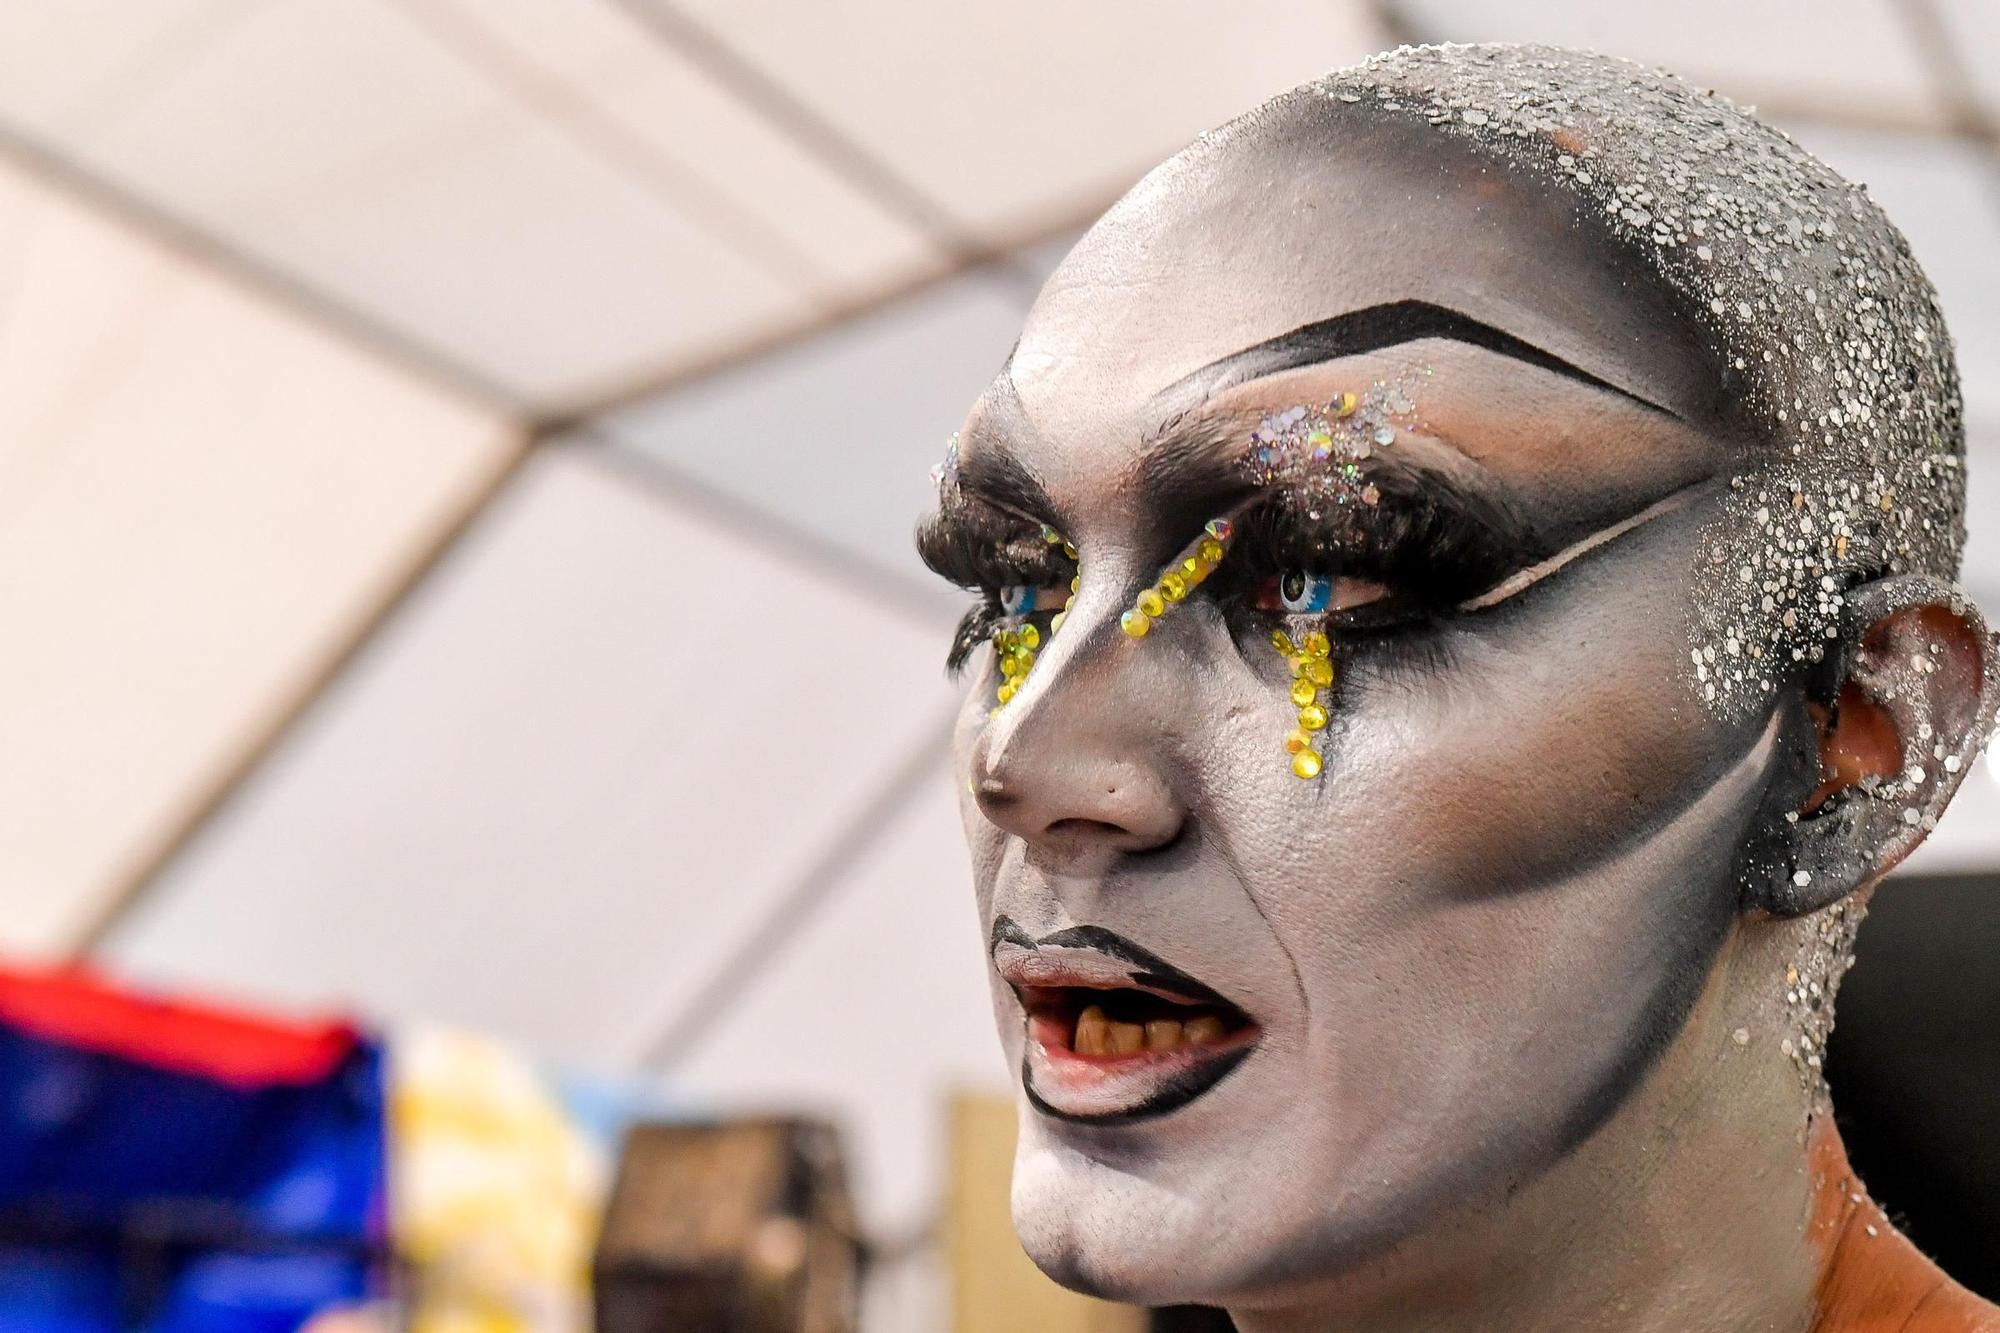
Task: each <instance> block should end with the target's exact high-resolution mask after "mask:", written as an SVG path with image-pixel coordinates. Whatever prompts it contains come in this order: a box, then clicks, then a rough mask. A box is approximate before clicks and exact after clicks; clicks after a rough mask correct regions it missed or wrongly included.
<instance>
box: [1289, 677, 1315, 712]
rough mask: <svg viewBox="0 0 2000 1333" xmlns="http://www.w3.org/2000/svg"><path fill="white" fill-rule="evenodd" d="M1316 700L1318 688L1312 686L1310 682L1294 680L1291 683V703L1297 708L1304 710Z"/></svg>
mask: <svg viewBox="0 0 2000 1333" xmlns="http://www.w3.org/2000/svg"><path fill="white" fill-rule="evenodd" d="M1318 698H1319V686H1317V685H1315V684H1313V683H1312V682H1311V681H1309V680H1295V681H1293V682H1292V702H1293V703H1295V704H1297V705H1298V706H1299V707H1301V708H1304V707H1305V706H1306V705H1307V704H1309V703H1312V702H1314V701H1315V700H1317V699H1318Z"/></svg>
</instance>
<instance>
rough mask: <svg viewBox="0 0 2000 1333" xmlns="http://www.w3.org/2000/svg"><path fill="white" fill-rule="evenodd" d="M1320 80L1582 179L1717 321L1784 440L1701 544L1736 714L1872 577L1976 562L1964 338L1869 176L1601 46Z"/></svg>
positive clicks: (1518, 49) (1705, 630)
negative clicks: (1846, 596)
mask: <svg viewBox="0 0 2000 1333" xmlns="http://www.w3.org/2000/svg"><path fill="white" fill-rule="evenodd" d="M1314 87H1315V88H1316V89H1317V91H1318V92H1319V93H1320V94H1322V95H1324V96H1325V97H1327V98H1329V99H1331V100H1333V101H1334V102H1336V103H1338V104H1341V105H1343V106H1351V107H1354V108H1355V109H1356V111H1357V112H1358V113H1366V114H1379V115H1385V116H1398V117H1414V118H1418V119H1420V120H1422V121H1425V122H1427V123H1428V124H1429V125H1430V126H1431V127H1433V128H1435V129H1436V130H1437V131H1438V132H1440V133H1444V134H1447V135H1450V136H1452V137H1453V138H1455V139H1458V140H1461V141H1464V142H1467V143H1469V144H1471V145H1474V146H1475V147H1476V148H1477V149H1478V150H1480V151H1481V152H1483V153H1485V154H1487V155H1489V156H1491V157H1493V158H1496V159H1498V160H1499V161H1501V162H1502V163H1504V164H1505V165H1506V166H1507V168H1508V169H1509V171H1510V172H1511V173H1512V174H1514V175H1516V176H1520V177H1523V178H1527V179H1532V180H1538V181H1541V182H1544V183H1546V184H1549V185H1552V186H1554V187H1556V188H1558V189H1561V190H1564V191H1566V192H1568V193H1569V194H1570V195H1572V196H1574V197H1576V198H1577V199H1578V200H1579V201H1580V202H1581V203H1582V204H1583V205H1584V206H1585V207H1587V208H1589V209H1591V210H1593V211H1595V212H1597V213H1599V214H1601V215H1602V218H1603V222H1604V225H1605V226H1606V228H1607V229H1608V230H1609V231H1610V233H1611V234H1612V235H1614V236H1616V237H1618V238H1620V239H1621V240H1622V241H1623V242H1625V243H1626V244H1628V245H1629V247H1630V248H1631V249H1632V250H1633V251H1634V252H1635V253H1637V254H1639V255H1641V256H1642V257H1643V259H1644V260H1645V262H1646V263H1647V264H1648V265H1649V266H1650V267H1651V268H1652V269H1653V270H1654V271H1655V272H1657V273H1658V274H1659V275H1660V277H1661V279H1662V280H1663V282H1664V283H1665V285H1666V286H1667V287H1668V288H1669V289H1671V290H1672V291H1674V292H1675V293H1677V294H1678V295H1679V296H1680V298H1681V299H1682V302H1683V304H1684V305H1685V307H1686V308H1687V309H1688V310H1689V313H1690V315H1691V316H1692V317H1693V318H1694V319H1695V320H1696V321H1697V322H1698V323H1699V324H1700V325H1701V326H1702V327H1703V328H1704V329H1705V330H1706V332H1707V334H1708V335H1709V337H1710V338H1711V340H1712V350H1713V351H1714V353H1715V354H1716V356H1717V357H1718V358H1719V365H1720V366H1721V367H1722V368H1723V370H1724V373H1725V374H1726V375H1728V376H1730V377H1731V381H1732V382H1731V384H1730V386H1729V387H1731V388H1732V389H1733V391H1734V393H1735V396H1736V397H1737V398H1738V399H1739V400H1740V404H1739V406H1740V411H1741V413H1742V414H1743V417H1744V419H1745V421H1746V424H1747V425H1748V426H1749V428H1750V432H1751V433H1752V434H1753V435H1754V436H1756V437H1759V438H1760V440H1761V441H1762V443H1761V444H1760V445H1759V446H1758V447H1755V448H1754V449H1752V450H1751V451H1750V452H1749V453H1748V454H1747V456H1746V457H1745V458H1744V459H1743V463H1742V468H1743V471H1742V473H1741V475H1738V476H1736V477H1734V478H1733V479H1732V482H1731V488H1730V492H1729V496H1728V498H1727V501H1726V516H1725V517H1724V518H1723V519H1722V520H1721V521H1718V522H1715V523H1712V524H1710V525H1708V526H1707V528H1706V529H1705V530H1704V532H1703V533H1702V539H1701V549H1700V550H1699V551H1697V552H1695V553H1694V555H1695V559H1696V578H1697V583H1698V585H1699V587H1698V595H1697V596H1696V598H1695V599H1694V603H1695V606H1696V608H1697V610H1696V611H1695V612H1694V615H1695V622H1694V623H1693V624H1692V625H1691V627H1690V633H1691V638H1692V645H1691V655H1690V662H1689V672H1690V675H1691V676H1692V678H1693V685H1694V688H1695V689H1696V691H1697V693H1698V694H1699V695H1700V697H1701V698H1702V699H1703V700H1704V701H1706V702H1707V703H1708V704H1709V705H1710V706H1711V707H1712V708H1714V709H1715V710H1716V711H1717V712H1718V713H1721V714H1725V715H1736V716H1743V715H1745V714H1748V713H1749V712H1751V711H1753V710H1754V709H1755V708H1756V707H1757V705H1758V701H1759V700H1760V699H1762V698H1763V697H1765V696H1767V695H1768V694H1770V693H1771V692H1772V691H1773V690H1775V689H1776V688H1777V687H1778V685H1779V684H1780V682H1782V681H1783V680H1785V679H1787V678H1790V677H1792V676H1793V675H1794V673H1795V672H1796V671H1798V670H1800V669H1802V668H1803V667H1804V666H1805V665H1807V664H1809V663H1811V662H1814V661H1817V660H1819V659H1820V658H1821V657H1822V656H1823V655H1824V653H1825V646H1826V643H1827V641H1828V640H1829V639H1831V638H1832V637H1834V636H1835V635H1837V634H1838V632H1839V630H1838V621H1839V617H1840V612H1841V608H1842V606H1843V605H1844V601H1843V593H1844V592H1845V590H1846V589H1848V588H1849V587H1851V586H1853V585H1854V584H1855V583H1857V582H1859V581H1861V580H1863V579H1866V578H1872V577H1878V576H1881V575H1885V574H1894V573H1905V572H1913V573H1929V574H1934V575H1937V576H1940V577H1943V578H1954V577H1956V575H1957V571H1958V558H1959V551H1960V548H1961V546H1962V545H1963V542H1964V479H1963V457H1964V423H1963V408H1962V405H1961V401H1960V396H1959V387H1958V374H1957V369H1956V366H1955V365H1954V362H1953V358H1952V350H1951V340H1950V336H1949V335H1948V334H1947V333H1946V331H1945V327H1944V322H1943V319H1942V317H1941V316H1940V314H1939V312H1938V307H1937V299H1936V295H1935V293H1934V292H1933V291H1932V289H1931V286H1930V283H1929V282H1928V281H1927V280H1926V279H1925V277H1924V275H1923V272H1922V270H1921V269H1919V268H1918V267H1917V264H1916V261H1915V260H1914V259H1913V258H1912V257H1911V255H1910V252H1909V247H1908V244H1907V243H1906V242H1905V241H1904V239H1903V236H1902V234H1901V233H1900V232H1898V231H1897V230H1896V228H1895V226H1894V225H1893V224H1892V223H1890V222H1889V220H1888V219H1887V218H1886V217H1885V216H1884V215H1883V213H1882V211H1881V210H1880V209H1879V208H1878V207H1877V206H1876V205H1875V204H1874V202H1873V201H1871V200H1870V199H1869V198H1868V195H1867V192H1866V191H1865V190H1864V189H1862V188H1861V187H1859V186H1856V185H1852V184H1850V183H1848V182H1847V181H1845V180H1843V179H1841V177H1839V176H1838V175H1837V174H1835V173H1834V172H1833V171H1832V170H1830V169H1829V168H1827V167H1826V166H1825V165H1823V164H1822V163H1820V162H1819V161H1818V160H1817V159H1815V158H1814V157H1812V156H1811V155H1810V154H1809V153H1807V152H1806V151H1805V150H1804V149H1802V148H1800V147H1799V146H1798V145H1797V144H1795V143H1793V142H1792V140H1791V139H1790V138H1788V137H1787V136H1785V135H1784V134H1782V133H1781V132H1779V131H1777V130H1775V129H1772V128H1771V127H1769V126H1767V125H1765V124H1763V123H1762V122H1760V121H1758V120H1757V119H1755V118H1754V117H1753V116H1751V115H1750V114H1748V113H1747V112H1745V111H1743V110H1741V109H1740V108H1738V107H1737V106H1735V105H1734V104H1733V103H1731V102H1730V101H1728V100H1727V99H1726V98H1723V97H1720V96H1718V95H1715V94H1712V93H1707V92H1703V91H1700V90H1698V89H1696V88H1694V87H1692V86H1690V85H1688V84H1686V83H1684V82H1682V81H1681V80H1680V79H1677V78H1675V77H1673V76H1672V75H1669V74H1666V73H1664V72H1661V71H1657V70H1651V69H1647V68H1644V67H1642V66H1639V65H1636V64H1633V63H1631V62H1628V61H1622V60H1615V59H1611V58H1609V57H1605V56H1598V55H1593V54H1589V53H1585V52H1576V51H1565V50H1561V49H1558V48H1553V47H1539V46H1429V47H1405V48H1402V49H1400V50H1397V51H1392V52H1389V53H1386V54H1384V55H1381V56H1377V57H1375V58H1373V59H1371V60H1369V61H1367V62H1366V63H1364V64H1362V65H1359V66H1356V67H1354V68H1352V69H1347V70H1340V71H1336V72H1335V73H1333V74H1330V75H1328V76H1327V77H1326V78H1324V79H1323V80H1321V81H1320V82H1319V83H1317V84H1315V85H1314Z"/></svg>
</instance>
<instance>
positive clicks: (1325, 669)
mask: <svg viewBox="0 0 2000 1333" xmlns="http://www.w3.org/2000/svg"><path fill="white" fill-rule="evenodd" d="M1302 660H1303V662H1304V665H1303V666H1301V667H1300V668H1299V674H1300V675H1301V676H1304V677H1305V678H1306V679H1307V680H1309V681H1311V682H1312V683H1313V684H1315V685H1318V686H1319V687H1321V688H1322V689H1324V688H1325V687H1326V686H1328V685H1331V684H1333V663H1331V662H1329V661H1327V660H1326V659H1325V658H1324V657H1308V658H1304V659H1302Z"/></svg>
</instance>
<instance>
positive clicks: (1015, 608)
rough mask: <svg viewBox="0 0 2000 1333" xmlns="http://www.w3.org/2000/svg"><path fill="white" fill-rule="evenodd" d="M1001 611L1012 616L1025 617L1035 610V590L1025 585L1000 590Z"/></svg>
mask: <svg viewBox="0 0 2000 1333" xmlns="http://www.w3.org/2000/svg"><path fill="white" fill-rule="evenodd" d="M1000 609H1001V610H1002V611H1005V612H1006V613H1007V614H1008V615H1010V616H1023V615H1026V614H1027V613H1028V612H1030V611H1032V610H1034V609H1035V590H1034V589H1033V588H1030V587H1027V586H1026V585H1024V584H1017V585H1015V586H1013V587H1011V588H1002V589H1001V590H1000Z"/></svg>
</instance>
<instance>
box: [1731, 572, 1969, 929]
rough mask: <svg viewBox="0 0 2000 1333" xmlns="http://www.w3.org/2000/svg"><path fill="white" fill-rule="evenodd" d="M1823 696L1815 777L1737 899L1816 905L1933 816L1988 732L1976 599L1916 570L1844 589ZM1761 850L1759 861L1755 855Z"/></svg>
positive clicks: (1871, 871) (1911, 846)
mask: <svg viewBox="0 0 2000 1333" xmlns="http://www.w3.org/2000/svg"><path fill="white" fill-rule="evenodd" d="M1841 645H1842V647H1841V650H1840V653H1839V655H1838V657H1837V659H1836V661H1835V664H1834V665H1835V681H1834V685H1833V689H1832V691H1831V693H1832V699H1831V700H1830V702H1829V703H1828V704H1827V705H1826V706H1825V707H1824V709H1821V708H1820V707H1819V706H1817V705H1816V706H1815V714H1814V718H1815V721H1816V722H1818V723H1819V724H1820V725H1819V728H1818V730H1819V741H1820V746H1819V750H1820V765H1821V781H1820V783H1819V786H1818V788H1817V790H1815V791H1813V792H1812V794H1811V795H1810V796H1809V797H1808V798H1807V799H1806V800H1805V801H1804V802H1803V803H1802V805H1801V806H1800V808H1799V809H1798V810H1797V811H1796V812H1795V814H1794V813H1787V814H1786V816H1785V819H1786V821H1787V823H1786V830H1785V836H1784V837H1782V838H1781V839H1780V840H1779V843H1780V846H1781V847H1782V848H1783V854H1781V855H1779V856H1777V857H1775V858H1773V861H1774V862H1775V863H1774V864H1769V865H1764V866H1760V867H1759V868H1758V869H1757V870H1756V871H1754V872H1753V874H1752V877H1751V883H1750V886H1749V892H1748V895H1747V896H1748V900H1749V901H1748V904H1747V905H1749V906H1752V907H1756V908H1760V909H1762V910H1764V911H1768V912H1771V913H1772V914H1774V915H1779V916H1797V915H1802V914H1804V913H1807V912H1814V911H1818V910H1819V909H1820V908H1822V907H1825V906H1827V905H1829V904H1831V903H1833V902H1836V901H1838V900H1839V899H1841V898H1844V897H1846V896H1847V895H1848V894H1850V893H1852V892H1854V891H1855V890H1856V889H1859V888H1861V887H1863V886H1865V885H1867V884H1871V883H1873V882H1874V881H1875V880H1877V879H1879V878H1881V877H1882V876H1883V875H1885V874H1887V873H1888V872H1889V871H1890V870H1892V869H1893V868H1895V866H1896V864H1897V863H1898V862H1900V861H1901V860H1902V859H1903V858H1904V857H1906V856H1908V855H1909V854H1910V853H1911V852H1912V851H1914V850H1915V849H1916V847H1917V845H1918V844H1919V843H1921V842H1922V841H1923V840H1924V837H1925V836H1926V835H1927V834H1928V833H1929V832H1930V830H1931V829H1933V828H1935V827H1936V826H1937V820H1938V817H1939V816H1941V815H1942V814H1943V813H1944V810H1945V807H1946V806H1947V805H1948V804H1950V802H1951V798H1952V796H1953V794H1954V793H1956V792H1957V790H1958V784H1959V782H1960V781H1961V780H1962V779H1963V778H1964V776H1965V774H1966V772H1967V771H1968V770H1969V769H1970V768H1971V766H1972V762H1973V760H1974V759H1975V758H1977V757H1978V754H1979V751H1980V748H1981V747H1982V746H1983V745H1984V744H1985V742H1986V739H1987V736H1988V735H1989V734H1990V733H1991V731H1992V729H1993V721H1994V712H1995V708H1996V705H2000V654H1996V651H1995V643H1994V639H1993V636H1992V635H1991V633H1989V631H1988V630H1987V628H1986V621H1985V619H1984V618H1983V617H1982V616H1981V615H1980V613H1979V611H1978V609H1977V608H1976V607H1974V606H1973V605H1972V604H1971V603H1970V602H1968V601H1966V600H1965V598H1964V597H1963V596H1962V595H1961V594H1960V593H1959V592H1958V591H1957V590H1956V589H1954V588H1953V587H1951V586H1950V585H1948V584H1946V583H1944V582H1943V581H1941V580H1938V579H1934V578H1929V577H1925V576H1921V575H1903V576H1898V577H1894V578H1887V579H1880V580H1877V581H1875V582H1873V583H1868V584H1864V585H1863V586H1861V587H1859V588H1856V589H1855V590H1854V591H1853V592H1851V593H1850V594H1848V596H1847V598H1846V607H1845V614H1844V616H1843V623H1842V630H1841ZM1760 859H1761V858H1760Z"/></svg>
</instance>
